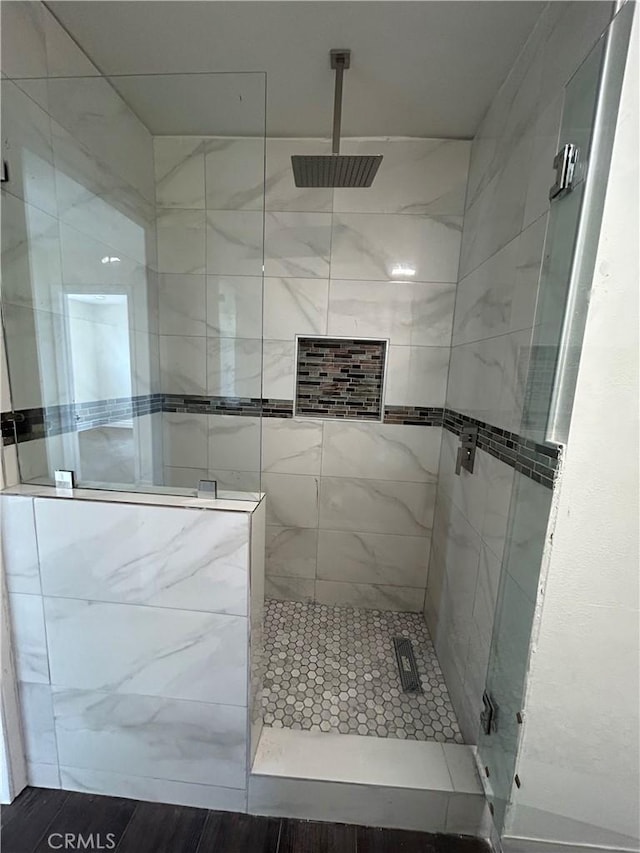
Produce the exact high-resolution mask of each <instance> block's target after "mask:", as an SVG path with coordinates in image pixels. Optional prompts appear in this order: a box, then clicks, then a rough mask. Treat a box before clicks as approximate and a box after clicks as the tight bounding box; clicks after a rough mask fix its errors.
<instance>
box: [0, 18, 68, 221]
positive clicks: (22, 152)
mask: <svg viewBox="0 0 640 853" xmlns="http://www.w3.org/2000/svg"><path fill="white" fill-rule="evenodd" d="M21 5H22V4H21ZM3 42H4V39H3ZM0 91H1V93H2V147H3V151H4V157H5V159H7V160H8V161H9V163H10V170H11V181H10V185H7V186H6V187H5V186H4V185H3V192H4V191H5V190H6V191H7V192H9V193H10V194H11V195H15V196H17V197H18V198H21V199H24V201H26V202H27V203H28V204H31V205H33V206H34V207H38V208H40V209H41V210H44V211H45V212H47V213H50V214H51V215H52V216H55V215H56V210H57V205H56V189H55V178H54V170H53V165H52V164H53V151H52V147H51V123H50V121H49V116H48V115H47V113H46V112H45V111H44V110H42V109H41V108H40V107H39V106H38V105H37V104H36V103H35V102H34V101H32V100H31V98H29V97H28V96H27V95H26V94H25V93H24V92H23V91H22V90H21V89H19V88H18V87H17V86H16V85H15V83H13V82H11V81H10V80H8V79H7V78H5V79H3V80H2V81H1V82H0Z"/></svg>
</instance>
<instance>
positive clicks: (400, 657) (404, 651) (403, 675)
mask: <svg viewBox="0 0 640 853" xmlns="http://www.w3.org/2000/svg"><path fill="white" fill-rule="evenodd" d="M393 646H394V648H395V650H396V660H397V661H398V672H399V673H400V681H401V682H402V689H403V690H404V692H405V693H422V684H421V683H420V674H419V673H418V665H417V663H416V656H415V654H414V653H413V646H412V645H411V640H409V639H407V638H406V637H394V638H393Z"/></svg>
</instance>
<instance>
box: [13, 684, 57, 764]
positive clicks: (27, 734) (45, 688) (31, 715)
mask: <svg viewBox="0 0 640 853" xmlns="http://www.w3.org/2000/svg"><path fill="white" fill-rule="evenodd" d="M20 710H21V712H22V731H23V733H24V746H25V753H26V758H27V761H28V762H29V763H33V764H54V765H56V767H57V764H58V751H57V749H56V735H55V730H54V725H53V705H52V703H51V687H50V685H48V684H29V683H28V682H22V683H21V684H20Z"/></svg>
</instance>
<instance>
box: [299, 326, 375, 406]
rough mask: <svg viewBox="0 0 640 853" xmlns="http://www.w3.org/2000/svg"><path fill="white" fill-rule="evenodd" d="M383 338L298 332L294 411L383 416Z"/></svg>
mask: <svg viewBox="0 0 640 853" xmlns="http://www.w3.org/2000/svg"><path fill="white" fill-rule="evenodd" d="M386 354H387V344H386V341H375V340H355V339H347V338H306V337H305V338H298V353H297V365H296V401H295V413H296V415H303V416H309V417H323V418H350V419H358V420H369V421H380V420H382V390H383V382H384V366H385V360H386Z"/></svg>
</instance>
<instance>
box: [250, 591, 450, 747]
mask: <svg viewBox="0 0 640 853" xmlns="http://www.w3.org/2000/svg"><path fill="white" fill-rule="evenodd" d="M394 636H403V637H408V638H409V639H410V640H411V642H412V643H413V649H414V652H415V656H416V661H417V664H418V670H419V672H420V676H421V681H422V687H423V690H424V693H403V691H402V685H401V683H400V676H399V673H398V668H397V663H396V656H395V652H394V647H393V637H394ZM263 710H264V722H265V725H267V726H273V727H276V728H291V729H308V730H311V731H323V732H340V733H342V734H360V735H372V736H374V737H394V738H404V739H411V740H436V741H440V742H448V743H463V739H462V735H461V734H460V729H459V727H458V722H457V720H456V716H455V713H454V711H453V707H452V705H451V700H450V699H449V694H448V693H447V688H446V685H445V683H444V679H443V677H442V672H441V670H440V665H439V663H438V659H437V657H436V653H435V650H434V648H433V643H432V642H431V637H430V636H429V631H428V630H427V626H426V625H425V623H424V620H423V619H422V616H421V615H420V614H419V613H395V612H392V611H387V610H360V609H356V608H352V607H327V606H325V605H323V604H312V603H300V602H294V601H274V600H269V601H267V602H266V603H265V678H264V693H263Z"/></svg>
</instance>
